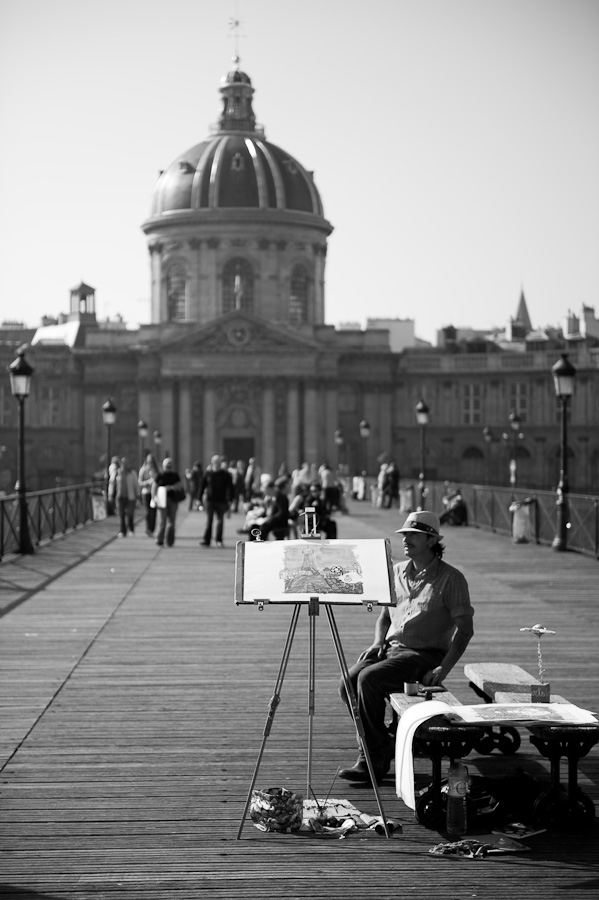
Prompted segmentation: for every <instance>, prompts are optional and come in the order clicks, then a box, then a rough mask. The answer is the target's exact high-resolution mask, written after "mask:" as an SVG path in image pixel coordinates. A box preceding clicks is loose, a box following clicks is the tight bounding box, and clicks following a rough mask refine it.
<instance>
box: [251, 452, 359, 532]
mask: <svg viewBox="0 0 599 900" xmlns="http://www.w3.org/2000/svg"><path fill="white" fill-rule="evenodd" d="M282 469H284V467H282ZM342 496H343V492H342V490H341V488H340V486H339V484H338V483H337V480H336V477H335V475H334V473H333V472H332V470H331V468H330V466H329V465H328V464H327V463H326V462H325V463H323V464H322V466H320V468H319V469H316V471H314V470H313V469H312V467H310V466H308V464H307V463H303V465H302V466H298V468H297V469H294V471H293V472H291V473H288V472H286V471H282V472H280V473H279V475H278V477H277V478H274V479H273V478H272V477H271V476H270V475H268V474H265V473H263V474H262V475H261V476H260V484H259V486H258V487H257V489H254V490H252V493H251V496H250V497H249V499H247V500H246V501H244V504H243V508H244V510H245V513H246V517H245V522H244V524H243V527H242V528H240V529H238V533H239V534H248V535H249V539H250V540H268V538H269V536H270V535H272V536H273V537H274V538H275V539H276V540H283V539H284V538H286V537H287V536H288V535H289V534H290V533H291V534H294V535H295V536H297V534H298V532H299V530H301V529H302V527H303V522H302V518H303V516H304V513H305V510H306V508H310V509H312V510H313V514H314V516H315V520H314V522H315V525H316V528H317V529H318V531H319V532H320V533H321V534H324V536H325V537H326V538H328V539H331V538H336V537H337V523H336V522H335V520H334V519H333V512H334V510H341V511H342V512H346V509H345V506H344V504H343V501H342Z"/></svg>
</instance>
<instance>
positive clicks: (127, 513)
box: [116, 497, 135, 534]
mask: <svg viewBox="0 0 599 900" xmlns="http://www.w3.org/2000/svg"><path fill="white" fill-rule="evenodd" d="M116 502H117V508H118V511H119V519H120V524H121V534H127V531H130V532H131V533H133V532H134V531H135V522H134V519H133V515H134V512H135V500H129V498H128V497H117V501H116Z"/></svg>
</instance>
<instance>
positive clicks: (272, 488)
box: [250, 477, 289, 541]
mask: <svg viewBox="0 0 599 900" xmlns="http://www.w3.org/2000/svg"><path fill="white" fill-rule="evenodd" d="M286 484H287V478H285V477H282V478H277V480H276V481H269V482H268V483H267V484H266V485H265V486H264V506H265V515H264V516H261V517H260V518H259V519H257V520H256V526H255V528H254V529H252V531H254V530H259V531H260V540H262V541H267V540H268V536H269V534H270V533H271V532H273V533H274V535H275V537H276V539H277V540H283V539H284V538H285V537H286V536H287V534H288V533H289V498H288V497H287V494H286V493H285V491H284V490H283V488H284V487H285V485H286ZM254 537H255V539H256V540H257V539H258V536H257V535H256V536H254V535H253V534H251V533H250V540H253V539H254Z"/></svg>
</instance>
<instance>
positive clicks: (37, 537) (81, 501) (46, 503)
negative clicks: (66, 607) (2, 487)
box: [0, 482, 103, 559]
mask: <svg viewBox="0 0 599 900" xmlns="http://www.w3.org/2000/svg"><path fill="white" fill-rule="evenodd" d="M94 518H103V500H102V488H101V486H99V485H97V484H95V483H94V482H90V483H88V484H77V485H70V486H69V487H61V488H53V489H51V490H47V491H33V492H31V493H28V494H27V521H28V525H29V534H30V537H31V542H32V544H33V545H34V546H35V545H36V544H40V543H41V542H42V541H46V540H51V539H52V538H53V537H55V536H56V535H58V534H66V533H67V532H68V531H72V530H73V529H75V528H77V527H78V526H80V525H85V524H87V523H88V522H91V521H93V520H94ZM19 546H20V517H19V499H18V496H17V495H16V494H11V495H10V496H8V497H1V498H0V559H2V558H3V557H4V556H6V555H7V554H10V553H18V552H19Z"/></svg>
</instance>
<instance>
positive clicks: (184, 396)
mask: <svg viewBox="0 0 599 900" xmlns="http://www.w3.org/2000/svg"><path fill="white" fill-rule="evenodd" d="M191 423H192V409H191V385H190V383H189V381H181V382H180V383H179V440H178V442H177V443H178V459H177V466H178V467H179V471H183V470H184V469H186V468H187V467H188V466H191V464H192V462H193V459H192V455H193V448H192V443H191Z"/></svg>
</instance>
